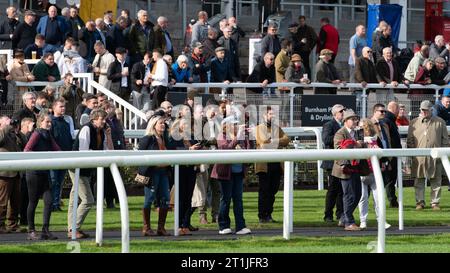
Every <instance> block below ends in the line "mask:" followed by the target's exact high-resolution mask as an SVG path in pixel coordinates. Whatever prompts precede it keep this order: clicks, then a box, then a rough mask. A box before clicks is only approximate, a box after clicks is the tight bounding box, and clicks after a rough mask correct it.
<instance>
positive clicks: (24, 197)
mask: <svg viewBox="0 0 450 273" xmlns="http://www.w3.org/2000/svg"><path fill="white" fill-rule="evenodd" d="M20 176H21V177H20V212H19V215H20V225H22V226H26V225H28V217H27V210H28V186H27V179H26V177H25V173H21V174H20Z"/></svg>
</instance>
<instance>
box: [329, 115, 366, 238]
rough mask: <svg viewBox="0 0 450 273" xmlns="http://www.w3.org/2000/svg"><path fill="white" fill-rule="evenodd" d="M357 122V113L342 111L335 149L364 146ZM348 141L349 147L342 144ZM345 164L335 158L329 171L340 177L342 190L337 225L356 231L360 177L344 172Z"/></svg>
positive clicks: (357, 174) (356, 174) (334, 140)
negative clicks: (354, 213) (342, 115)
mask: <svg viewBox="0 0 450 273" xmlns="http://www.w3.org/2000/svg"><path fill="white" fill-rule="evenodd" d="M358 122H359V118H358V115H357V114H356V113H355V112H354V111H353V110H352V109H347V110H346V111H344V117H343V126H342V128H341V129H339V131H337V132H336V134H335V136H334V139H333V145H334V148H335V149H344V148H362V147H363V146H364V143H363V141H362V140H360V138H361V137H360V136H359V132H358V131H356V130H355V128H356V126H357V125H358ZM350 142H352V143H353V145H352V146H351V147H350V146H345V145H344V143H350ZM347 165H348V160H335V161H334V165H333V171H332V172H331V175H332V176H334V177H337V178H339V179H340V181H341V185H342V191H343V203H344V213H343V214H342V216H341V219H340V220H339V224H338V226H345V230H348V231H358V230H360V228H359V227H358V226H357V225H356V224H355V218H354V217H353V212H354V211H355V209H356V207H357V206H358V203H359V200H360V199H361V177H360V174H359V173H355V172H351V173H349V172H346V171H345V167H346V166H347Z"/></svg>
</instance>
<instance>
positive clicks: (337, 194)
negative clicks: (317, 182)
mask: <svg viewBox="0 0 450 273" xmlns="http://www.w3.org/2000/svg"><path fill="white" fill-rule="evenodd" d="M344 111H345V107H344V106H343V105H342V104H335V105H333V107H332V108H331V114H332V115H333V119H331V120H330V121H328V122H326V123H325V124H324V125H323V127H322V141H323V144H324V145H325V149H334V141H333V140H334V136H335V135H336V132H337V131H339V129H341V127H342V119H343V118H344ZM333 164H334V161H332V160H325V161H323V162H322V166H321V168H322V169H325V170H326V171H327V175H328V189H327V195H326V197H325V212H324V217H323V220H324V221H325V222H328V223H330V222H333V208H334V206H335V205H336V219H337V220H339V219H341V216H342V213H343V210H344V209H343V206H344V205H343V204H342V185H341V181H340V180H339V178H337V177H334V176H333V175H332V174H331V170H332V169H333Z"/></svg>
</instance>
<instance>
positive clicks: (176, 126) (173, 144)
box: [170, 117, 202, 236]
mask: <svg viewBox="0 0 450 273" xmlns="http://www.w3.org/2000/svg"><path fill="white" fill-rule="evenodd" d="M190 121H191V119H189V118H186V117H181V118H178V119H176V120H175V121H174V123H173V124H172V128H171V130H170V148H171V149H173V150H199V149H201V148H202V146H201V145H200V143H198V142H197V141H195V140H193V137H192V136H193V134H191V133H192V131H191V130H190V127H191V122H190ZM179 177H180V183H179V185H180V189H179V192H180V198H179V202H180V210H179V214H178V215H179V219H180V229H179V235H181V236H183V235H191V233H190V231H197V230H198V228H194V227H193V226H192V225H191V216H192V212H193V211H192V203H191V201H192V194H193V193H194V188H195V179H196V172H195V169H194V165H180V175H179Z"/></svg>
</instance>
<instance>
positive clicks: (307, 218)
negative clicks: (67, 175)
mask: <svg viewBox="0 0 450 273" xmlns="http://www.w3.org/2000/svg"><path fill="white" fill-rule="evenodd" d="M427 190H428V191H427V196H428V192H429V188H428V189H427ZM325 193H326V192H325V191H316V190H305V191H295V196H294V227H316V226H317V227H319V226H322V227H323V226H327V224H326V223H324V222H323V220H322V217H323V208H324V200H325ZM282 194H283V193H282V191H280V192H279V193H278V196H277V199H276V203H275V211H274V214H273V217H274V219H276V220H279V222H278V223H270V224H265V225H264V226H263V228H277V229H280V235H279V236H275V237H266V236H258V237H256V236H247V237H242V238H239V239H235V240H211V241H200V240H191V241H164V240H161V238H158V239H148V240H132V241H131V246H130V250H131V252H156V253H160V252H184V253H186V252H191V253H194V252H208V253H211V252H226V253H230V252H264V253H277V252H352V253H353V252H356V253H358V252H362V253H367V252H370V250H369V249H368V247H367V245H368V244H370V243H371V242H373V241H376V236H367V237H305V236H293V237H292V240H290V241H285V240H284V239H283V238H282V236H281V228H282V221H281V220H282V210H283V207H282V205H283V202H282V197H283V195H282ZM404 196H405V208H404V211H405V212H404V215H405V226H427V225H432V226H439V225H444V226H447V225H449V223H450V217H449V211H450V206H449V205H447V204H449V196H450V193H449V192H448V191H447V187H443V188H442V198H441V211H432V210H431V209H430V208H429V207H427V208H426V209H425V210H424V211H419V212H417V211H416V210H415V201H414V189H413V188H406V189H405V193H404ZM128 201H129V210H130V213H129V215H130V228H131V229H132V230H140V229H141V227H142V223H141V214H140V209H141V206H142V204H143V197H130V198H129V199H128ZM257 201H258V194H257V193H256V192H247V193H244V213H245V219H246V223H247V226H248V227H249V228H250V229H252V230H257V229H260V228H261V225H259V224H258V217H257V204H258V202H257ZM64 202H65V204H66V207H67V202H68V200H64ZM372 202H373V201H372V200H371V203H370V211H369V223H368V224H369V227H375V226H376V220H375V213H374V210H373V206H372ZM41 203H42V201H40V204H39V208H38V209H37V215H36V223H37V226H36V227H37V229H38V230H39V229H40V227H41V222H42V204H41ZM66 207H65V208H64V211H63V212H57V213H53V214H52V218H51V230H55V231H63V230H65V229H66V224H67V211H66ZM231 214H232V213H231ZM208 217H209V215H208ZM231 217H232V228H234V220H233V216H232V215H231ZM358 217H359V216H358V210H356V212H355V218H356V219H358ZM151 218H152V227H156V221H157V213H155V212H152V217H151ZM104 219H105V220H104V228H105V230H119V229H120V212H119V209H118V208H117V209H112V210H108V209H105V215H104ZM387 221H388V222H389V223H390V224H392V225H393V226H394V227H393V228H396V227H398V210H397V209H391V208H388V209H387ZM357 222H359V221H357ZM192 223H193V224H194V225H197V223H198V214H194V215H193V217H192ZM172 226H173V213H169V216H168V222H167V225H166V228H168V229H172ZM201 228H202V229H212V230H217V225H216V224H209V225H205V226H201ZM94 229H95V210H93V211H91V212H90V214H89V215H88V217H87V219H86V221H85V224H84V226H83V230H91V231H93V230H94ZM0 236H1V235H0ZM449 246H450V234H436V235H422V236H420V235H417V236H409V235H401V236H400V235H396V236H392V235H391V236H387V237H386V251H387V252H450V247H449ZM81 247H82V252H85V253H86V252H120V241H119V240H117V241H116V240H110V241H105V244H104V246H103V247H101V248H99V247H96V246H95V242H93V241H82V242H81ZM0 252H68V250H66V243H65V242H51V243H33V244H7V245H0Z"/></svg>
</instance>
